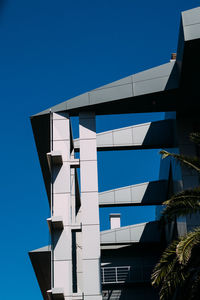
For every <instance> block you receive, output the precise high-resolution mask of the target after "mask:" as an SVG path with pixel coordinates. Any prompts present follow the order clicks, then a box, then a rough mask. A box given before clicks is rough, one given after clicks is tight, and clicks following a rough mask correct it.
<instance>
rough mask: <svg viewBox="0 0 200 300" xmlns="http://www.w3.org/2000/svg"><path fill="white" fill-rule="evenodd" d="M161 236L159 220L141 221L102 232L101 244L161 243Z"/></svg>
mask: <svg viewBox="0 0 200 300" xmlns="http://www.w3.org/2000/svg"><path fill="white" fill-rule="evenodd" d="M160 238H161V234H160V229H159V222H158V221H154V222H148V223H140V224H136V225H130V226H126V227H120V228H115V229H110V230H106V231H102V232H101V245H104V244H127V243H128V244H132V243H159V242H160Z"/></svg>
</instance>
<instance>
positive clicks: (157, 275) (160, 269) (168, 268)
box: [151, 240, 179, 286]
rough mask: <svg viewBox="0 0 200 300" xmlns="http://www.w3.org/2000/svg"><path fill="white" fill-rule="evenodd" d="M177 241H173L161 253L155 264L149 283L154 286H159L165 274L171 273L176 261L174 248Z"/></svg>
mask: <svg viewBox="0 0 200 300" xmlns="http://www.w3.org/2000/svg"><path fill="white" fill-rule="evenodd" d="M178 243H179V240H175V241H173V242H172V243H171V244H170V245H169V246H168V247H167V248H166V250H165V251H164V252H163V254H162V256H161V258H160V261H159V262H158V263H157V264H156V266H155V268H154V270H153V273H152V275H151V282H152V285H154V286H159V285H160V284H161V282H162V281H163V280H164V279H165V278H166V276H167V274H169V273H170V272H172V270H173V268H174V264H175V263H176V262H177V261H178V259H177V255H176V247H177V245H178Z"/></svg>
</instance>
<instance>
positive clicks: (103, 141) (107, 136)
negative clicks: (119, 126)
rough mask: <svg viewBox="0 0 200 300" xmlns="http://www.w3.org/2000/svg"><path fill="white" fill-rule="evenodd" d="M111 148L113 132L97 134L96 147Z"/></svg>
mask: <svg viewBox="0 0 200 300" xmlns="http://www.w3.org/2000/svg"><path fill="white" fill-rule="evenodd" d="M102 145H103V146H113V132H112V131H108V132H103V133H99V134H97V147H99V146H102Z"/></svg>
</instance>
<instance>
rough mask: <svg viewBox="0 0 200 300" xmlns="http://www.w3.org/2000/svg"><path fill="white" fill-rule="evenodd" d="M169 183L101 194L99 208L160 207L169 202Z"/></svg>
mask: <svg viewBox="0 0 200 300" xmlns="http://www.w3.org/2000/svg"><path fill="white" fill-rule="evenodd" d="M167 189H168V181H167V180H159V181H151V182H144V183H140V184H135V185H130V186H125V187H122V188H119V189H114V190H109V191H105V192H102V193H99V206H100V207H106V206H134V205H135V206H136V205H159V204H162V202H163V201H165V200H167Z"/></svg>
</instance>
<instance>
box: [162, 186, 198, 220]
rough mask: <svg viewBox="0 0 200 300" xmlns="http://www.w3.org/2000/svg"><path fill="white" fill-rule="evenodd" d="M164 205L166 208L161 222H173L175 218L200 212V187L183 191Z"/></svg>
mask: <svg viewBox="0 0 200 300" xmlns="http://www.w3.org/2000/svg"><path fill="white" fill-rule="evenodd" d="M163 204H164V205H166V207H165V208H164V210H163V212H162V217H161V220H162V219H163V218H164V219H165V218H167V219H168V220H173V219H174V218H175V217H180V216H185V215H187V214H193V213H196V212H200V187H198V188H195V189H192V190H185V191H182V192H180V193H178V194H176V195H174V196H172V197H171V198H170V199H169V200H167V201H165V202H163Z"/></svg>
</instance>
